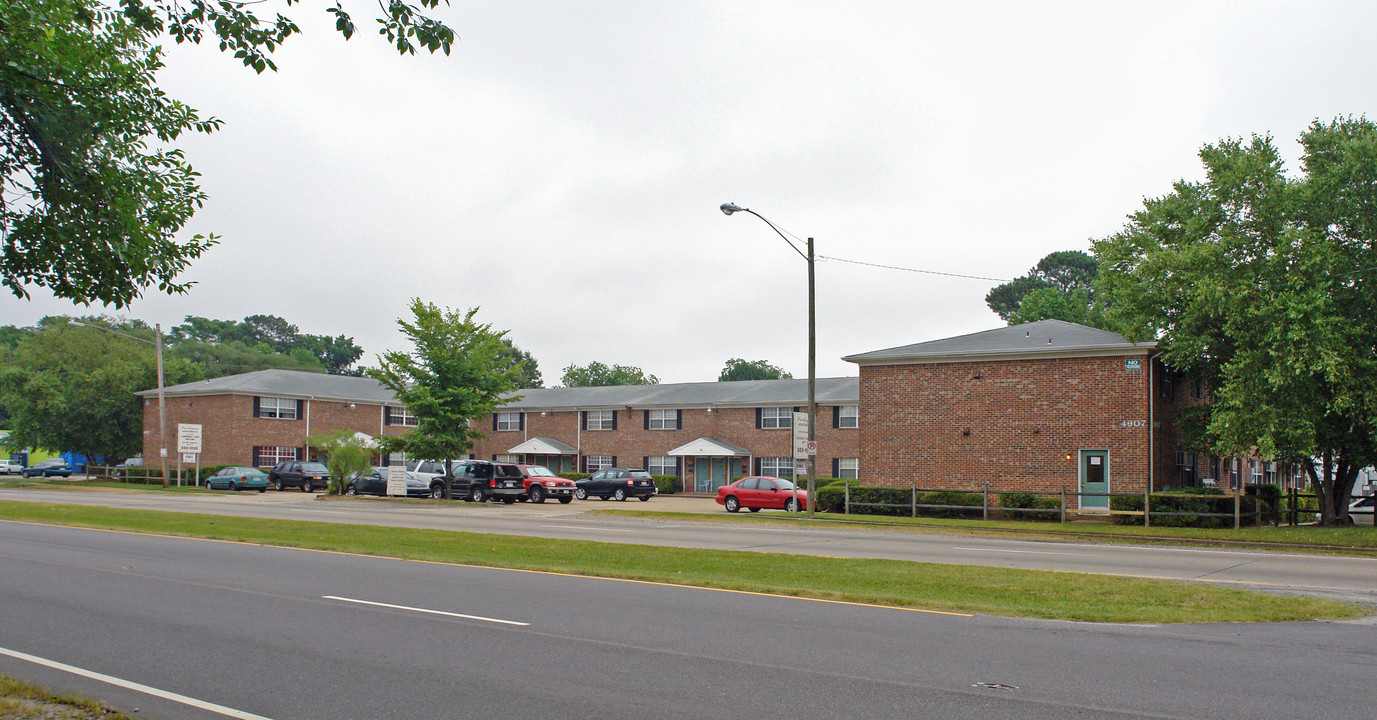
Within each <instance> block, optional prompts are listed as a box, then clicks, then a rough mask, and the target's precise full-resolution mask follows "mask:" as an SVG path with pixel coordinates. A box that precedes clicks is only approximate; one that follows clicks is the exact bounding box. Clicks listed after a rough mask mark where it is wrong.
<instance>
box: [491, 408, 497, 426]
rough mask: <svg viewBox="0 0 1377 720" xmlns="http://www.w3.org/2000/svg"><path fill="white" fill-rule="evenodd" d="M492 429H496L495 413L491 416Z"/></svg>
mask: <svg viewBox="0 0 1377 720" xmlns="http://www.w3.org/2000/svg"><path fill="white" fill-rule="evenodd" d="M492 429H493V430H496V429H497V413H495V412H494V413H493V414H492Z"/></svg>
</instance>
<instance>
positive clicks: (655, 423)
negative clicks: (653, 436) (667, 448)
mask: <svg viewBox="0 0 1377 720" xmlns="http://www.w3.org/2000/svg"><path fill="white" fill-rule="evenodd" d="M645 426H646V429H647V430H678V429H679V411H678V410H646V411H645Z"/></svg>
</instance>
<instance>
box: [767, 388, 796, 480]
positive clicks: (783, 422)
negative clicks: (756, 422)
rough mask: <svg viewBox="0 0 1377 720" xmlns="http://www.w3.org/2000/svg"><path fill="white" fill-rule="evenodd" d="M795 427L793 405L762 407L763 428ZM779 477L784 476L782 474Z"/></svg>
mask: <svg viewBox="0 0 1377 720" xmlns="http://www.w3.org/2000/svg"><path fill="white" fill-rule="evenodd" d="M771 423H774V424H771ZM793 427H794V407H793V406H792V405H778V406H770V407H762V408H760V429H761V430H789V429H791V428H793ZM777 477H783V476H782V475H781V476H777Z"/></svg>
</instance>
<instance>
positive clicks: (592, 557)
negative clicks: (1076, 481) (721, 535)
mask: <svg viewBox="0 0 1377 720" xmlns="http://www.w3.org/2000/svg"><path fill="white" fill-rule="evenodd" d="M5 519H8V520H17V521H27V522H37V523H49V524H59V525H73V526H80V527H91V528H102V529H108V530H119V531H129V532H141V533H153V534H159V535H176V536H187V537H204V538H214V539H222V540H233V541H238V542H249V543H256V544H263V545H279V546H288V547H300V548H310V549H316V550H328V551H338V552H349V553H361V554H369V555H382V556H390V557H400V558H407V559H414V560H427V561H434V562H448V563H456V564H463V565H480V566H491V567H504V568H514V569H523V570H536V571H543V572H554V573H569V574H576V575H590V576H599V577H609V578H624V579H630V580H641V581H649V582H664V583H673V584H682V585H693V586H700V587H710V588H721V589H728V590H737V591H746V592H760V593H772V594H780V595H792V596H799V597H808V598H817V599H823V600H834V601H845V602H856V603H869V604H876V605H887V606H893V607H900V608H910V609H914V610H927V611H941V612H955V613H981V614H990V615H1004V616H1016V617H1034V618H1049V619H1060V620H1081V621H1093V622H1123V623H1185V622H1255V621H1289V620H1315V619H1347V618H1355V617H1362V616H1365V615H1368V614H1370V613H1369V612H1368V611H1367V610H1365V609H1364V608H1362V607H1360V606H1357V605H1352V604H1348V603H1340V602H1335V601H1331V600H1322V599H1316V598H1296V597H1283V596H1277V595H1267V594H1263V593H1256V592H1251V591H1246V590H1238V589H1233V588H1221V587H1216V586H1211V585H1206V584H1192V583H1178V582H1168V581H1159V580H1143V579H1135V578H1124V577H1112V576H1104V575H1089V574H1079V573H1055V572H1042V571H1034V570H1010V569H1002V568H984V567H971V566H954V565H937V564H931V563H916V562H903V561H895V560H863V559H844V558H824V557H809V556H795V555H784V554H774V553H755V552H741V551H721V550H698V549H684V548H663V547H652V546H645V545H628V544H615V543H594V542H585V541H569V540H548V539H543V538H529V537H513V536H506V535H487V534H475V533H464V532H450V531H439V530H417V529H406V528H386V527H377V526H369V525H342V524H333V523H315V522H300V521H284V520H259V519H251V518H232V517H223V516H215V515H199V514H182V513H169V512H158V511H139V510H118V509H111V508H97V507H78V506H71V505H60V504H50V503H31V502H3V501H0V520H5Z"/></svg>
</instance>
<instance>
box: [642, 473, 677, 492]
mask: <svg viewBox="0 0 1377 720" xmlns="http://www.w3.org/2000/svg"><path fill="white" fill-rule="evenodd" d="M650 477H651V478H653V479H654V480H655V487H656V489H658V490H659V491H660V492H661V493H662V494H664V495H673V494H674V493H678V492H683V491H684V481H683V480H680V479H679V478H678V477H675V476H674V475H651V476H650Z"/></svg>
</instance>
